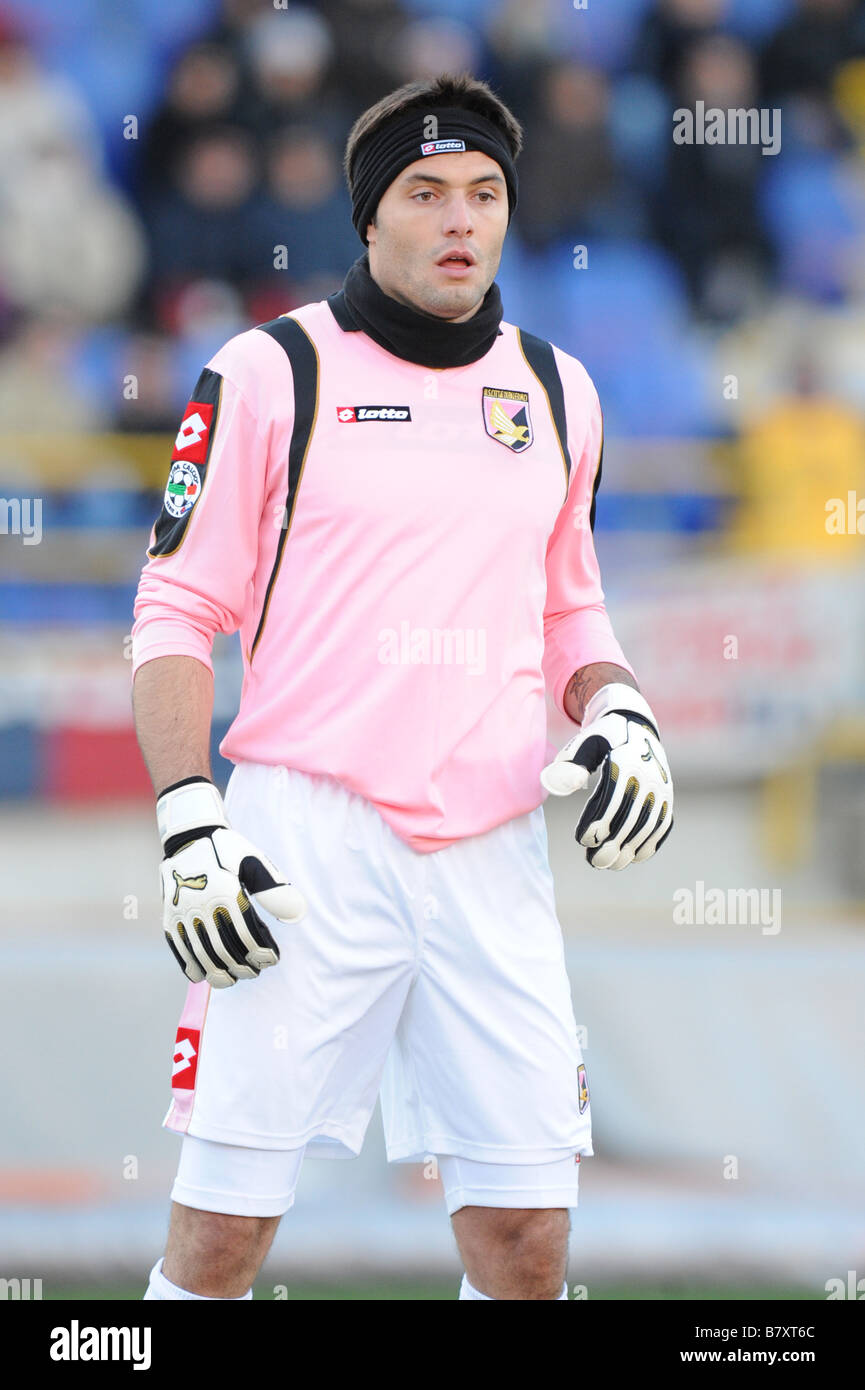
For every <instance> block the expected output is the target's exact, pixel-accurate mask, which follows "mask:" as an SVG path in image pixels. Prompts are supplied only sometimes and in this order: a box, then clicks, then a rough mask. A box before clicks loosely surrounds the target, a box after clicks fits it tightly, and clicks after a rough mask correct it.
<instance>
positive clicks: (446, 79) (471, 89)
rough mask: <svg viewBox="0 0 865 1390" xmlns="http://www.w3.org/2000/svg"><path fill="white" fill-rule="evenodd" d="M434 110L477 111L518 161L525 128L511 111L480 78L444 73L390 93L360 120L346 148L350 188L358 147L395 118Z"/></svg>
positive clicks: (354, 127) (356, 122) (346, 166)
mask: <svg viewBox="0 0 865 1390" xmlns="http://www.w3.org/2000/svg"><path fill="white" fill-rule="evenodd" d="M433 106H462V107H464V108H465V109H466V110H467V111H477V112H478V113H479V114H480V115H481V116H486V118H487V120H488V121H492V123H493V125H494V126H497V127H498V129H499V130H500V131H501V133H502V135H503V136H504V139H505V143H506V144H507V146H508V149H509V150H510V152H511V158H512V159H516V157H517V155H518V154H519V152H520V150H521V149H522V147H523V128H522V126H521V125H520V123H519V121H518V120H517V118H516V116H515V115H514V114H513V112H512V111H510V110H509V109H508V107H507V106H505V103H504V102H503V101H502V100H501V98H500V97H497V96H496V94H495V92H494V91H493V90H492V88H491V87H489V86H488V85H487V83H486V82H482V81H481V80H480V78H477V77H472V75H471V73H470V72H461V73H457V74H452V73H446V72H445V73H441V74H440V75H439V76H438V77H434V78H425V79H423V80H419V81H415V82H406V83H404V85H403V86H402V87H397V89H396V91H395V92H389V93H388V95H387V96H384V97H382V98H381V100H380V101H377V102H375V103H374V105H372V106H370V107H368V108H367V109H366V111H364V112H363V114H362V115H360V116H358V118H357V120H356V121H355V123H354V125H353V126H352V128H351V130H350V131H349V136H348V140H347V141H346V146H345V157H344V159H343V169H344V170H345V177H346V179H347V181H348V186H349V188H351V185H352V170H353V167H354V161H355V158H356V156H357V151H358V146H359V145H360V144H361V143H362V142H363V141H364V140H365V139H366V138H367V136H369V135H371V134H372V133H373V132H374V131H376V130H378V128H379V126H382V125H384V123H385V121H388V120H390V118H391V117H392V116H398V115H401V114H402V113H403V112H405V111H427V110H429V108H430V107H433Z"/></svg>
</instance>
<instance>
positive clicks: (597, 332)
mask: <svg viewBox="0 0 865 1390" xmlns="http://www.w3.org/2000/svg"><path fill="white" fill-rule="evenodd" d="M463 69H468V70H470V71H472V72H474V73H475V74H477V75H479V76H482V77H484V78H486V79H488V80H489V81H490V82H491V83H492V85H493V86H494V88H495V89H496V90H497V91H498V92H499V93H500V95H501V96H502V97H503V98H504V99H505V100H506V101H507V102H508V103H509V104H510V105H511V106H512V107H513V109H514V111H515V113H516V114H517V116H518V117H519V119H520V120H521V121H522V123H523V125H524V127H525V131H526V144H525V150H524V153H523V155H522V157H521V159H520V161H519V166H518V167H519V173H520V203H519V207H518V210H517V213H516V216H515V218H514V221H513V223H512V227H511V233H510V235H509V237H508V241H507V244H506V248H505V256H504V259H503V262H502V267H501V271H500V274H499V277H498V279H499V283H500V285H501V288H502V294H503V298H504V304H505V316H506V318H507V319H508V320H509V321H511V322H516V323H519V324H521V325H522V326H524V327H525V328H527V329H529V330H530V331H533V332H535V333H538V334H540V335H542V336H543V337H545V338H549V339H551V340H552V341H553V342H555V343H557V344H558V345H559V346H560V347H562V348H563V349H565V350H567V351H569V352H572V353H574V354H575V355H576V356H578V357H579V358H580V359H581V360H582V361H584V363H585V364H586V366H587V368H588V370H589V372H590V373H591V375H592V377H593V379H594V380H595V382H596V384H597V387H598V390H599V392H600V396H601V401H602V404H603V406H604V411H605V421H606V434H607V439H608V441H609V445H610V451H611V452H610V454H609V462H610V467H609V468H608V467H607V462H606V461H605V486H604V489H602V496H601V505H600V506H599V512H598V549H599V553H600V554H601V560H602V564H604V563H605V553H604V552H605V545H607V543H608V542H607V540H606V538H607V537H609V536H610V535H611V534H612V533H623V532H626V533H628V535H629V537H630V538H631V540H632V541H633V544H629V545H628V546H625V547H618V548H617V552H616V566H615V573H614V575H613V578H614V582H615V578H616V576H617V575H618V574H619V573H620V572H623V571H627V568H628V566H629V565H633V566H641V565H645V563H646V559H647V556H648V557H650V558H653V559H658V558H660V559H663V560H670V559H671V558H672V559H674V560H675V559H676V558H677V557H678V556H679V555H680V554H681V553H682V550H683V548H684V553H686V554H689V555H690V554H696V555H697V556H699V555H701V554H705V553H708V552H711V550H712V547H713V546H714V547H718V546H720V547H721V548H723V547H726V548H727V549H728V550H729V548H730V547H731V546H732V547H734V548H735V547H738V548H739V549H744V550H751V551H759V552H760V553H769V554H772V553H776V552H777V553H794V554H797V555H802V554H805V555H813V554H819V555H822V556H824V557H825V556H831V557H832V558H833V559H835V560H842V561H845V562H846V560H849V558H850V557H851V556H852V550H851V549H850V548H849V547H848V548H847V549H846V550H845V551H844V553H843V555H842V549H841V548H840V547H839V546H838V544H837V538H836V537H829V536H827V532H826V528H825V525H824V515H825V511H824V501H825V498H826V497H832V496H837V497H841V496H846V494H847V491H848V490H849V489H853V488H862V487H863V484H865V429H863V419H865V354H863V352H862V344H863V342H865V3H862V0H586V3H585V4H583V3H582V0H573V3H571V0H435V3H434V4H433V3H430V0H320V3H318V4H316V5H312V4H294V3H291V0H273V2H271V0H172V3H171V4H170V5H166V4H165V3H164V2H163V0H127V3H124V4H122V5H116V4H114V3H112V0H78V3H76V4H75V5H74V6H71V7H70V6H69V5H68V4H67V3H66V0H0V209H2V216H0V417H2V419H3V422H4V431H5V434H4V439H3V442H2V446H0V496H2V497H3V498H4V499H10V498H16V497H32V496H33V494H34V493H36V494H38V496H39V503H40V507H41V513H40V515H41V525H42V528H43V529H44V534H45V537H46V538H48V539H47V541H46V543H45V544H42V545H36V544H32V545H27V544H21V543H20V542H19V543H18V544H16V545H14V546H11V545H10V544H8V543H6V544H4V547H3V549H2V551H0V596H2V598H0V601H2V607H3V612H4V620H5V624H6V626H5V628H0V649H2V650H6V648H5V647H4V641H5V637H4V633H5V634H7V635H8V633H9V632H10V631H14V632H15V633H16V634H17V637H16V642H17V645H16V647H15V651H14V654H13V656H10V662H13V661H14V662H15V663H17V666H16V670H17V669H20V667H21V663H22V661H23V657H22V655H21V652H22V648H21V644H20V640H19V639H20V635H21V632H22V630H23V629H25V628H27V629H28V630H30V629H32V628H33V627H34V626H41V627H42V628H43V629H46V630H47V629H48V628H51V629H52V631H55V630H57V629H67V630H68V636H69V639H70V647H71V648H77V649H80V644H81V637H80V631H81V629H82V628H83V629H88V628H90V629H93V630H95V629H96V628H98V627H101V628H102V629H104V630H107V629H108V628H111V627H113V628H115V629H117V628H118V627H119V629H120V631H121V633H122V632H123V631H127V630H128V625H129V622H130V613H131V602H132V594H133V591H134V585H135V580H136V577H137V572H138V569H139V568H140V565H141V562H142V559H143V551H144V544H145V539H146V535H147V533H148V531H149V527H150V524H151V522H152V520H153V518H154V516H155V514H156V511H157V509H158V498H159V496H160V494H161V491H162V488H163V486H164V478H165V469H166V466H167V460H168V457H169V455H168V452H167V447H168V437H169V436H170V435H173V433H174V432H175V430H176V428H177V424H178V421H179V419H180V415H181V412H182V410H183V407H184V405H185V403H186V401H187V399H188V397H189V393H190V391H191V390H192V388H193V386H194V383H195V381H196V379H197V377H198V374H199V371H200V369H201V367H202V366H203V365H204V364H205V363H206V362H207V360H208V359H209V358H210V356H211V355H212V354H213V353H214V352H215V351H216V349H217V348H218V347H220V346H221V345H222V343H224V342H225V341H226V339H228V338H229V337H231V336H232V335H233V334H234V333H237V332H240V331H242V330H243V329H244V328H246V327H249V326H250V325H252V324H254V323H257V322H262V321H264V320H266V319H268V318H271V317H273V316H274V315H275V314H278V313H282V312H285V311H286V310H290V309H291V308H292V307H294V306H296V305H298V304H302V303H306V302H308V301H309V300H311V299H318V298H321V297H323V296H325V295H327V294H329V293H330V292H331V291H332V290H334V289H335V288H337V287H338V286H339V285H340V283H341V281H342V279H343V276H344V274H345V271H346V270H347V268H348V266H349V265H350V264H351V262H352V261H353V260H354V259H355V257H356V256H357V255H359V254H360V253H361V251H362V249H363V248H362V246H361V243H360V241H359V240H358V238H357V237H356V235H355V233H354V231H353V229H352V227H351V223H350V217H349V202H348V195H347V191H346V189H345V186H344V180H343V176H342V169H341V159H342V151H343V146H344V142H345V137H346V135H347V133H348V130H349V128H350V126H351V124H352V122H353V120H354V119H355V118H356V116H357V115H358V114H359V113H360V112H361V111H362V110H363V109H364V108H365V107H366V106H367V105H368V104H370V103H371V102H373V101H375V100H376V99H378V98H379V97H380V96H381V95H383V94H384V93H385V92H386V91H388V90H391V89H392V88H394V87H395V86H397V85H398V84H400V83H402V82H404V81H407V80H409V79H412V78H417V77H423V76H426V75H432V74H436V73H438V72H440V71H446V70H451V71H459V70H463ZM697 101H702V102H704V103H705V106H706V107H707V108H712V107H714V108H721V109H722V110H725V111H726V110H728V109H731V108H746V109H750V108H764V109H769V110H772V111H780V113H781V116H780V120H781V145H780V151H779V152H778V153H776V154H769V153H764V152H763V149H762V148H761V146H760V145H759V144H734V143H727V144H718V145H711V144H696V143H694V144H676V143H675V142H674V140H673V138H672V136H673V126H674V112H675V111H676V110H677V109H680V108H694V107H695V104H696V102H697ZM580 248H585V254H584V256H582V259H581V254H582V253H581V252H580ZM578 267H579V268H578ZM815 464H816V465H817V466H815ZM779 489H783V496H784V502H783V505H782V506H779V505H778V498H779ZM10 515H11V514H10ZM48 542H50V543H48ZM833 545H834V549H833V548H832V547H833ZM52 641H53V642H55V646H54V658H53V662H52V670H53V671H54V673H55V676H56V673H57V670H58V658H57V650H58V648H57V645H56V638H55V637H52ZM39 664H40V663H39V658H38V656H36V655H34V669H35V668H37V667H39ZM25 665H26V662H25ZM11 669H12V666H11V665H10V666H8V667H7V682H6V684H4V685H3V688H2V690H0V745H4V746H6V747H7V748H8V749H9V754H10V757H9V759H6V760H5V764H4V772H3V774H2V779H0V795H7V796H8V795H16V794H25V793H26V792H27V790H28V789H32V788H33V786H34V784H38V785H43V786H44V778H42V779H41V780H40V776H38V775H36V774H34V773H33V771H32V764H33V759H34V757H36V754H35V753H34V754H31V752H28V751H27V749H28V747H29V745H28V744H27V739H26V738H23V735H22V730H23V729H25V728H28V729H29V728H30V726H31V723H32V717H31V711H32V708H33V707H34V706H35V707H37V708H40V709H41V708H42V707H43V706H44V703H45V699H46V696H45V693H44V690H43V688H42V686H41V685H39V681H38V680H37V684H36V686H33V684H32V683H30V682H29V677H26V676H22V677H21V680H19V681H18V683H17V685H16V686H15V690H14V691H13V692H12V693H9V691H8V689H7V687H8V682H9V681H11V680H12V677H11V675H9V674H8V672H9V671H11ZM40 669H41V668H40ZM16 679H17V678H16ZM34 679H36V678H35V677H34ZM40 679H41V677H40ZM22 682H23V683H22ZM66 698H68V697H64V699H66ZM117 698H118V700H119V699H120V696H119V695H118V697H117ZM127 701H128V696H127V692H126V691H125V690H124V692H123V712H122V716H121V714H120V713H119V712H118V713H117V715H116V717H117V719H118V721H121V722H123V723H125V724H128V703H127ZM61 704H63V701H61ZM102 714H103V717H108V715H106V714H105V711H104V710H103V712H102ZM109 715H110V711H109ZM52 717H53V716H51V715H50V714H46V715H45V718H46V719H48V720H49V721H50V719H51V718H52ZM57 717H58V718H59V717H60V716H59V715H58V716H57ZM55 722H56V721H55ZM22 738H23V741H22ZM39 756H40V757H42V756H44V755H39ZM132 756H133V755H132V754H131V753H130V757H132ZM135 756H137V755H135ZM10 759H11V761H10ZM3 761H4V760H2V759H0V762H3ZM90 761H91V762H92V761H93V759H92V758H91V759H90ZM56 763H57V760H56V758H55V759H54V764H55V765H56ZM121 766H122V775H121V770H120V769H121ZM118 768H119V771H118V787H117V789H120V788H122V787H123V786H125V785H137V783H138V777H139V776H140V771H139V773H137V774H135V775H133V772H132V768H131V764H130V765H129V766H127V765H126V763H125V760H121V763H120V764H118ZM16 769H18V771H16ZM58 775H59V774H58ZM103 775H104V768H103ZM123 778H126V779H127V781H123ZM34 779H35V783H34ZM129 779H131V781H129Z"/></svg>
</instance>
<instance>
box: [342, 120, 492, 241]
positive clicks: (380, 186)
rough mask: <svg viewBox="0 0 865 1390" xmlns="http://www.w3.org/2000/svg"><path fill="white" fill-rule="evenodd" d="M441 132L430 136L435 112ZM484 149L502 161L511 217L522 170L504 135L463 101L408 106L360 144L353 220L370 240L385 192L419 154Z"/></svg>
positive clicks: (353, 176) (352, 179)
mask: <svg viewBox="0 0 865 1390" xmlns="http://www.w3.org/2000/svg"><path fill="white" fill-rule="evenodd" d="M431 116H434V117H435V121H436V124H435V126H434V127H433V128H434V129H435V132H436V135H435V138H434V139H431V138H429V131H430V124H429V122H430V117H431ZM462 150H480V151H481V152H482V153H483V154H488V155H489V157H490V159H494V160H495V161H496V163H497V164H499V165H500V166H501V170H502V173H503V174H504V176H505V184H506V186H507V190H508V209H509V211H508V221H510V219H511V217H513V214H514V209H515V207H516V205H517V171H516V168H515V167H514V161H513V159H512V157H511V152H510V149H509V148H508V144H507V141H506V139H505V136H504V134H503V133H502V131H501V130H499V128H498V126H497V125H494V124H493V122H492V121H490V120H488V119H487V117H486V116H482V115H481V114H480V112H478V111H467V110H465V109H464V108H463V107H461V106H432V107H430V108H429V109H428V110H421V109H420V108H417V109H415V110H411V111H405V112H403V113H402V114H400V115H397V116H394V117H393V118H392V119H391V120H389V121H386V122H385V123H384V125H382V126H380V127H379V129H378V130H376V131H374V132H373V133H372V135H370V136H369V137H368V138H367V139H366V140H365V141H364V142H363V143H362V144H361V145H360V146H359V148H358V151H357V153H356V155H355V157H354V161H353V163H352V167H351V171H350V174H349V192H350V193H351V204H352V207H351V220H352V222H353V223H354V227H355V230H356V232H357V234H358V236H359V237H360V239H361V241H362V242H363V244H364V246H366V245H367V240H366V229H367V227H368V225H369V223H370V222H371V221H372V219H373V217H374V216H375V210H376V208H377V207H378V205H379V201H380V199H381V196H382V194H383V193H384V192H385V189H387V188H388V187H389V186H390V185H391V184H392V183H393V181H394V179H395V178H396V177H397V175H398V174H401V173H402V171H403V169H405V168H407V166H408V165H409V164H413V163H414V161H415V160H416V159H423V158H424V156H426V155H431V154H454V153H459V152H461V151H462Z"/></svg>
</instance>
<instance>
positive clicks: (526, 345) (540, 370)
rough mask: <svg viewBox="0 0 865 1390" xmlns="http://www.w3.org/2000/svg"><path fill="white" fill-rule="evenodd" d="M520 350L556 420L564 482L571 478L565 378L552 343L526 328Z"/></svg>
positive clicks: (518, 330)
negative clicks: (561, 372)
mask: <svg viewBox="0 0 865 1390" xmlns="http://www.w3.org/2000/svg"><path fill="white" fill-rule="evenodd" d="M517 335H518V337H519V342H520V349H521V351H522V354H523V357H524V358H525V359H526V361H527V362H528V364H529V366H530V367H531V369H532V371H533V372H534V374H535V376H536V377H537V379H538V381H539V382H540V383H541V386H542V387H543V389H544V394H545V395H546V398H547V402H548V404H549V407H550V414H551V415H552V417H553V424H554V425H555V427H556V434H557V435H558V438H559V448H560V449H561V451H562V461H563V463H564V465H565V480H566V486H567V480H569V479H570V476H571V457H570V454H569V453H568V422H567V418H566V416H565V393H564V391H563V390H562V379H561V377H560V376H559V369H558V367H557V366H556V359H555V357H554V355H553V348H552V344H551V343H548V342H546V341H545V340H544V339H543V338H536V337H535V335H534V333H526V331H525V329H523V328H518V329H517Z"/></svg>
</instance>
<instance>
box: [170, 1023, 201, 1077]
mask: <svg viewBox="0 0 865 1390" xmlns="http://www.w3.org/2000/svg"><path fill="white" fill-rule="evenodd" d="M200 1041H201V1032H200V1030H199V1029H198V1028H178V1030H177V1038H176V1040H175V1043H174V1065H173V1066H172V1068H171V1085H172V1087H173V1088H174V1090H181V1091H192V1090H194V1089H195V1073H196V1071H197V1070H198V1048H199V1044H200Z"/></svg>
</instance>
